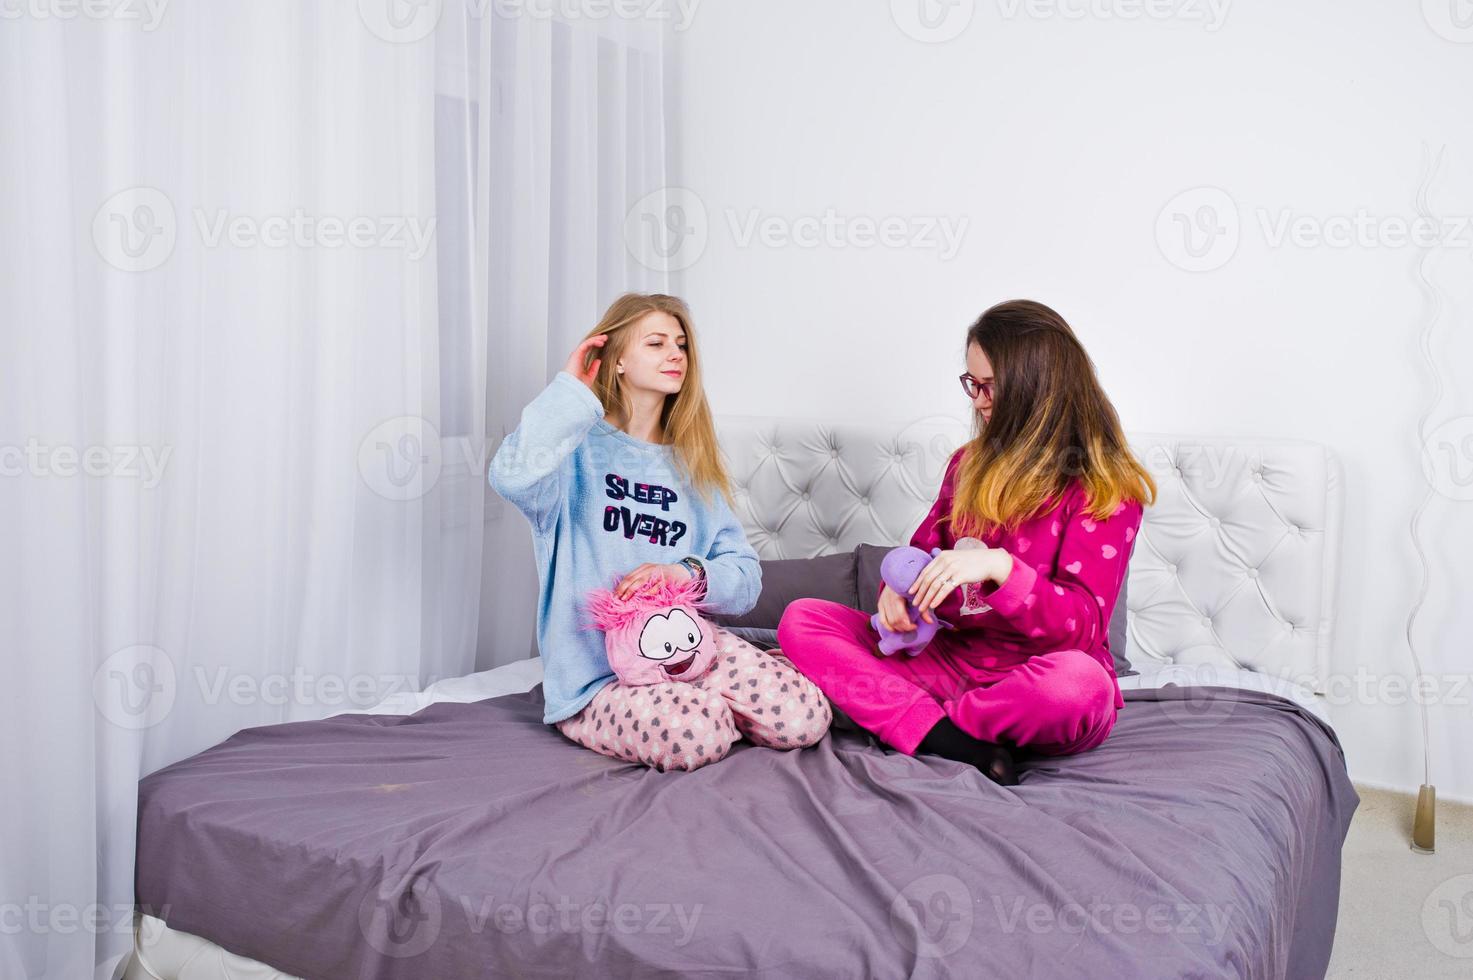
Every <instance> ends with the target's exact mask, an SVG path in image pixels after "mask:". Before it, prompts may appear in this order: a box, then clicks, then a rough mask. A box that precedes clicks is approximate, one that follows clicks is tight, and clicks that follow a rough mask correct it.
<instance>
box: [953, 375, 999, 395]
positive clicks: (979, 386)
mask: <svg viewBox="0 0 1473 980" xmlns="http://www.w3.org/2000/svg"><path fill="white" fill-rule="evenodd" d="M960 381H961V383H962V391H965V392H966V393H967V397H968V398H976V397H977V394H978V393H979V392H980V393H981V394H984V395H986V396H987V400H988V401H992V387H993V384H994V383H993V382H991V381H978V380H977V379H976V378H974V377H972V376H971V375H970V374H963V375H962V376H961V378H960Z"/></svg>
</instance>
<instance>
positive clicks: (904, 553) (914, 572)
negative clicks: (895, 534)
mask: <svg viewBox="0 0 1473 980" xmlns="http://www.w3.org/2000/svg"><path fill="white" fill-rule="evenodd" d="M938 550H939V549H938ZM932 557H933V556H932V555H929V554H927V553H926V552H924V551H922V550H921V549H919V548H912V547H910V546H908V545H903V546H901V547H899V548H892V549H890V551H889V552H888V553H887V554H886V555H885V557H884V558H881V559H880V577H881V578H883V579H884V580H885V583H886V584H887V585H889V586H890V588H892V589H894V590H895V591H896V592H899V593H902V594H904V593H905V591H906V590H907V589H909V588H910V587H911V586H912V585H914V584H915V580H916V578H917V577H919V576H920V574H921V572H922V571H924V570H925V568H926V566H927V565H929V564H931V558H932Z"/></svg>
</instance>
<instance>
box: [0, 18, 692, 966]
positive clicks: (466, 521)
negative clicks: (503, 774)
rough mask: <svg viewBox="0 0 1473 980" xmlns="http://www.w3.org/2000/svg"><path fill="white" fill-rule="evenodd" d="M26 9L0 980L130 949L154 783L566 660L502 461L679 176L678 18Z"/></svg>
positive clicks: (5, 113)
mask: <svg viewBox="0 0 1473 980" xmlns="http://www.w3.org/2000/svg"><path fill="white" fill-rule="evenodd" d="M15 9H16V10H22V11H23V12H22V13H21V14H20V15H19V16H18V17H17V18H10V19H7V22H6V24H5V25H4V29H3V30H0V248H3V253H0V258H3V261H0V364H3V367H0V372H3V380H0V532H3V535H0V540H3V549H4V551H3V553H4V561H3V563H0V568H3V571H0V645H3V646H0V650H3V657H4V667H5V671H4V683H3V684H0V744H3V745H4V747H5V751H4V752H3V753H0V758H3V761H0V779H3V785H4V786H5V787H6V790H5V792H4V793H3V801H4V802H3V803H0V976H4V977H7V978H9V977H26V978H41V977H44V978H48V980H49V978H65V980H75V978H77V977H83V976H90V975H94V974H95V975H97V976H105V975H108V974H109V973H110V972H111V971H112V969H113V967H114V966H115V964H116V963H117V961H118V959H119V957H121V956H122V955H123V954H124V953H125V951H126V950H127V949H128V947H129V944H130V942H131V933H130V929H131V914H130V909H131V902H132V897H133V889H132V861H133V837H134V820H135V799H136V795H135V794H136V783H137V780H138V778H139V777H140V776H142V775H144V774H146V773H148V772H150V771H152V770H154V769H157V768H158V767H160V766H163V765H166V764H168V763H170V762H173V761H175V760H177V759H179V758H182V757H184V756H187V755H189V754H192V753H194V752H196V751H199V750H200V749H203V748H205V747H207V746H208V745H210V744H213V743H215V742H217V741H219V740H221V739H223V738H225V737H228V736H229V735H230V734H231V733H233V732H235V731H237V730H239V729H241V728H245V727H250V726H255V725H262V724H271V723H276V722H281V721H289V720H298V719H305V718H311V717H318V716H321V715H324V714H328V713H332V712H334V711H341V710H345V709H348V710H351V709H352V708H354V707H357V706H362V705H366V704H367V703H370V702H372V701H374V700H376V699H377V698H378V697H380V696H382V695H384V694H387V693H390V692H391V691H392V690H395V689H398V688H403V687H408V688H417V687H419V686H422V685H423V684H425V683H428V682H429V681H431V680H433V679H435V678H437V677H442V676H451V675H457V674H463V673H466V672H469V671H470V670H472V669H474V668H476V667H477V666H478V665H479V666H482V667H485V666H491V665H493V664H496V663H501V662H506V661H509V660H513V659H517V658H520V657H524V656H526V655H527V654H528V653H529V652H530V649H531V636H532V614H533V608H534V603H533V600H532V595H533V592H534V590H535V576H534V574H533V570H532V567H531V563H530V557H529V547H528V544H527V534H526V530H525V527H524V526H523V524H522V522H521V519H520V516H519V515H517V514H516V513H515V512H514V511H511V510H509V509H508V508H505V507H504V506H502V505H501V504H500V502H499V501H497V500H496V499H495V498H494V495H492V494H491V493H490V491H489V490H488V489H487V488H486V484H485V480H484V476H483V469H484V465H485V461H486V460H487V459H488V458H489V453H490V452H491V451H492V450H494V448H495V444H496V442H497V440H498V439H499V437H500V435H501V433H502V432H503V431H506V430H507V429H509V427H510V426H512V425H514V424H515V418H516V414H517V413H518V412H519V411H520V408H521V406H522V405H523V404H524V403H525V402H526V401H527V400H529V399H530V398H531V397H532V395H533V394H534V393H535V392H536V391H537V390H539V389H540V388H541V386H542V385H543V384H545V383H546V381H547V379H548V378H549V377H550V376H551V373H552V372H553V371H555V370H556V369H557V367H558V366H559V365H560V364H561V362H562V360H563V358H564V357H565V356H566V352H567V350H568V349H569V348H570V346H571V344H572V343H573V341H574V339H575V338H576V336H577V335H579V334H581V333H582V332H583V331H584V330H586V329H587V327H588V326H590V325H591V324H592V323H593V322H594V320H595V318H596V317H597V314H598V312H599V311H600V310H601V308H602V306H603V305H604V304H606V303H607V302H608V301H609V300H610V299H611V298H612V297H613V296H614V295H615V294H617V293H618V292H619V291H621V290H623V289H626V288H651V287H657V286H659V285H661V284H662V279H661V277H660V276H659V275H658V274H657V273H654V272H650V271H648V270H645V269H644V268H643V267H642V266H640V265H639V264H638V263H637V262H634V261H633V260H632V258H631V257H630V256H629V253H628V252H627V250H626V249H625V248H624V237H623V224H624V220H625V214H626V212H627V211H628V209H629V207H630V205H631V203H632V202H633V201H635V200H637V199H639V198H640V197H642V196H643V195H644V194H646V193H648V192H649V191H652V190H656V189H658V188H659V187H660V186H661V185H662V184H663V148H662V140H661V133H662V131H663V108H662V103H661V99H660V89H661V82H660V59H661V46H662V42H661V32H662V26H661V24H660V23H659V22H658V21H655V20H651V21H648V22H641V21H626V22H611V21H569V20H566V19H554V18H549V17H545V16H541V14H540V12H539V11H536V10H533V9H532V8H527V10H524V11H522V12H521V13H520V14H517V13H516V12H515V8H512V9H513V13H512V14H511V15H505V14H503V13H498V12H497V11H496V8H495V7H493V6H488V5H485V4H476V5H475V6H471V7H463V6H459V5H456V4H452V3H448V2H447V3H445V4H441V3H428V4H421V5H413V4H409V5H405V4H401V3H399V0H383V2H382V3H380V2H378V0H360V2H357V3H351V2H345V3H310V4H299V3H296V2H293V0H254V2H252V3H249V4H233V5H221V4H208V5H201V4H194V5H183V4H181V5H153V6H151V7H143V6H141V5H130V6H128V7H127V8H126V9H128V10H135V11H147V12H145V13H143V15H142V16H141V18H140V19H137V20H129V19H124V18H122V17H119V16H111V15H109V16H103V15H102V14H101V13H94V14H86V15H84V16H79V17H77V18H75V19H70V20H62V19H58V18H56V17H54V16H45V15H43V14H42V13H37V11H38V10H41V9H42V7H41V6H37V5H30V6H26V7H24V8H22V7H16V8H15ZM120 9H124V8H119V7H117V5H112V6H111V7H109V6H106V5H104V6H101V7H96V8H94V11H104V10H120ZM152 11H158V12H159V13H160V14H161V16H160V17H158V18H157V19H155V18H154V15H153V13H152ZM424 16H429V17H430V18H431V20H430V21H429V22H425V21H424V20H422V19H421V18H422V17H424Z"/></svg>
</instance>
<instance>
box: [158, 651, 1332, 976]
mask: <svg viewBox="0 0 1473 980" xmlns="http://www.w3.org/2000/svg"><path fill="white" fill-rule="evenodd" d="M463 680H464V679H463ZM440 693H441V694H442V695H443V696H446V697H453V695H451V694H446V692H443V691H442V692H440ZM462 693H465V694H467V695H469V694H471V693H473V687H471V688H467V689H465V690H463V692H462ZM1124 696H1125V698H1126V707H1125V709H1123V711H1122V713H1121V716H1120V718H1119V720H1118V722H1117V725H1116V728H1115V731H1114V732H1113V733H1112V734H1111V737H1110V738H1109V740H1107V741H1106V743H1105V744H1104V745H1102V746H1100V747H1099V748H1097V749H1095V750H1093V751H1091V752H1088V753H1084V754H1082V755H1079V756H1074V757H1069V758H1063V759H1036V760H1032V761H1030V762H1027V763H1025V765H1024V767H1023V774H1022V782H1021V783H1020V785H1018V786H1016V787H1008V788H1004V787H999V786H996V785H995V784H992V783H990V782H988V781H987V780H986V779H984V778H982V777H981V776H980V775H979V774H977V773H976V772H975V771H973V770H971V769H970V768H968V767H965V766H961V765H958V764H956V763H951V762H947V761H945V760H941V759H935V758H909V757H906V756H902V755H899V754H897V753H894V752H891V751H888V750H887V749H885V748H884V747H882V746H880V745H878V744H877V743H875V742H874V741H873V740H871V739H869V738H868V737H867V736H865V735H863V734H862V733H857V732H837V731H836V732H834V733H833V734H832V735H831V736H830V737H829V738H827V739H825V740H824V742H823V743H821V744H820V745H819V746H817V747H815V748H813V749H809V750H805V751H802V752H791V753H781V752H774V751H771V750H764V749H758V748H755V747H751V746H746V745H742V746H739V747H738V748H737V749H736V750H735V751H734V752H733V753H732V754H731V755H730V756H729V757H728V758H727V759H725V760H723V761H722V762H720V763H718V764H716V765H713V766H709V767H706V768H704V769H701V770H697V771H696V772H693V773H656V772H652V771H649V770H645V769H642V768H639V767H635V766H630V765H627V764H624V763H620V762H618V761H616V760H612V759H605V758H603V757H601V756H598V755H596V754H594V753H591V752H588V751H586V750H584V749H581V748H579V747H578V746H576V745H573V744H572V743H571V742H568V741H567V740H566V739H563V738H562V737H561V736H559V735H558V734H557V733H556V732H555V731H553V730H552V729H550V728H548V727H547V726H544V725H542V724H541V720H540V719H541V699H540V689H534V690H533V691H531V692H528V693H520V694H509V695H504V696H501V697H498V698H494V699H492V700H482V701H475V700H466V701H457V700H444V701H440V702H439V703H435V704H431V705H430V706H428V707H426V708H424V709H422V710H420V711H418V713H416V714H412V715H402V714H399V715H396V714H379V715H344V716H340V717H337V718H332V719H326V720H323V721H315V722H303V723H297V724H290V725H277V726H270V727H266V728H258V729H251V730H247V731H244V732H241V733H239V734H237V735H236V736H234V737H233V738H231V739H230V740H228V741H226V742H224V743H222V744H221V745H219V746H216V747H214V748H212V749H209V750H207V751H206V752H203V753H201V754H200V755H198V756H195V757H193V758H191V759H187V760H184V761H183V762H180V763H178V764H176V765H174V766H171V767H169V768H167V769H164V770H162V771H160V772H158V773H155V774H154V775H152V776H149V777H148V778H147V779H145V780H144V782H143V784H142V786H141V798H140V833H139V862H138V882H137V883H138V898H139V901H140V903H141V905H142V907H143V910H144V911H145V913H148V914H149V915H151V916H153V918H149V919H145V920H144V927H143V929H142V930H141V932H140V942H139V947H140V954H139V956H138V957H137V958H136V960H135V963H134V964H133V969H134V973H133V974H132V975H133V976H134V977H143V976H149V975H153V976H158V977H161V978H164V980H176V978H177V980H193V978H195V977H200V978H206V977H214V976H226V975H229V976H253V977H254V976H261V977H273V976H278V975H281V976H300V977H306V978H313V980H315V978H319V977H324V978H336V977H350V978H358V980H367V978H400V977H404V978H408V977H414V978H422V977H429V976H434V977H475V976H487V975H517V976H524V977H541V976H547V977H554V976H556V977H563V976H587V977H607V976H706V975H710V976H715V975H726V974H732V973H743V974H752V975H757V976H772V977H790V976H805V977H853V976H956V975H966V976H1000V977H1028V976H1037V977H1053V976H1078V975H1080V974H1081V972H1087V973H1088V974H1089V975H1095V976H1199V977H1294V978H1296V980H1297V978H1300V977H1312V976H1320V975H1323V973H1324V969H1325V965H1326V963H1327V962H1328V959H1329V952H1330V946H1331V942H1332V938H1333V934H1334V925H1335V917H1336V912H1337V908H1338V897H1339V873H1340V847H1341V844H1342V842H1343V840H1344V836H1345V832H1346V829H1347V827H1348V825H1349V821H1350V817H1351V814H1352V813H1353V811H1354V809H1355V806H1356V804H1357V802H1358V799H1357V797H1356V795H1355V792H1354V790H1353V788H1352V787H1351V785H1350V782H1349V780H1348V778H1347V777H1346V774H1345V767H1344V760H1343V757H1342V755H1341V752H1340V747H1339V744H1338V741H1337V740H1336V738H1335V735H1334V732H1333V730H1332V729H1330V728H1329V726H1328V725H1326V724H1325V723H1323V722H1322V721H1321V720H1320V719H1319V718H1317V717H1316V716H1315V714H1314V713H1313V712H1312V711H1311V710H1309V708H1307V707H1305V706H1303V705H1300V704H1296V703H1295V702H1294V701H1293V700H1290V699H1287V698H1284V697H1281V696H1280V695H1278V694H1274V693H1269V692H1265V691H1255V690H1247V689H1242V688H1229V687H1201V686H1177V685H1167V686H1163V687H1159V688H1141V689H1136V690H1126V691H1125V694H1124ZM160 923H166V924H167V927H166V928H164V927H162V926H160ZM150 930H152V931H153V932H152V934H150ZM217 960H218V962H219V964H220V972H210V971H211V970H213V969H214V968H215V966H214V961H217ZM186 964H188V966H186ZM227 968H228V970H229V973H226V972H225V970H226V969H227ZM186 970H188V971H189V972H185V971H186ZM201 971H203V972H201ZM249 971H255V972H249Z"/></svg>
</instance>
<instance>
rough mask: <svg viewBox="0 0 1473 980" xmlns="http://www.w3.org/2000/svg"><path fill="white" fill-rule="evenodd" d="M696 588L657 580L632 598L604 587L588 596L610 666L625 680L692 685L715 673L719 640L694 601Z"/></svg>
mask: <svg viewBox="0 0 1473 980" xmlns="http://www.w3.org/2000/svg"><path fill="white" fill-rule="evenodd" d="M692 585H693V583H670V582H663V581H656V582H652V583H647V584H646V585H645V586H644V587H642V588H641V589H640V590H639V591H637V592H635V593H634V594H633V595H631V596H630V597H629V598H627V599H619V598H618V597H616V596H615V595H614V594H613V593H611V592H608V591H607V590H602V589H600V590H598V591H595V592H593V593H590V594H589V598H588V605H589V610H590V612H592V613H593V616H594V620H595V625H597V626H598V627H599V628H600V629H602V630H603V631H604V644H605V649H606V650H607V652H608V656H609V667H610V668H612V670H613V671H614V674H615V676H617V677H618V678H619V680H620V681H621V682H623V683H625V684H636V685H637V684H660V683H668V682H670V681H693V680H696V679H697V678H699V677H702V676H704V675H705V673H706V672H707V671H709V670H710V669H711V666H712V665H713V664H714V663H715V662H716V638H715V635H714V630H713V627H712V626H711V624H710V623H708V622H706V620H705V619H704V618H703V617H702V616H701V614H700V611H699V610H698V609H697V606H696V603H695V601H694V594H695V593H696V592H697V591H698V590H699V586H694V587H690V586H692Z"/></svg>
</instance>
